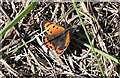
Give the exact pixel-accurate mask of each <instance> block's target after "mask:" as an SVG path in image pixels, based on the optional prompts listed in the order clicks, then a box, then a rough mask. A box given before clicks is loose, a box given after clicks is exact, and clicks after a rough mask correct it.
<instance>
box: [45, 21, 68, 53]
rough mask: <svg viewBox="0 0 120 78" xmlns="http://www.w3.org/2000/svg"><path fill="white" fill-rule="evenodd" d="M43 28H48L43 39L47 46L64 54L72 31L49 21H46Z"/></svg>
mask: <svg viewBox="0 0 120 78" xmlns="http://www.w3.org/2000/svg"><path fill="white" fill-rule="evenodd" d="M43 30H46V33H45V35H46V36H45V38H44V40H43V42H44V44H45V45H46V47H47V48H51V49H52V50H55V51H56V53H57V54H62V53H63V52H64V51H65V50H66V49H67V47H68V45H69V43H70V31H69V30H66V29H65V28H64V27H62V26H60V25H58V24H55V23H52V22H49V21H47V22H45V23H44V25H43Z"/></svg>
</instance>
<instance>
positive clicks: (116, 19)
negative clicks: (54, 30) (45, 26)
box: [0, 2, 120, 78]
mask: <svg viewBox="0 0 120 78" xmlns="http://www.w3.org/2000/svg"><path fill="white" fill-rule="evenodd" d="M28 5H29V2H8V3H7V2H3V3H1V4H0V30H2V29H3V28H4V27H5V26H6V25H7V24H8V23H9V22H10V21H11V20H13V19H14V17H15V16H17V15H18V14H19V13H20V12H21V11H22V10H23V9H24V8H25V7H26V6H28ZM77 5H78V6H79V5H80V6H79V7H78V10H79V12H80V13H81V16H82V18H83V21H84V24H85V27H86V28H87V30H88V33H89V36H90V38H91V40H92V43H93V45H94V46H95V48H97V49H99V50H101V51H103V52H105V53H107V54H110V55H112V56H114V57H116V58H118V59H120V42H119V41H120V37H119V35H120V3H118V2H109V3H108V2H96V3H95V2H91V3H87V2H85V3H82V4H80V3H77ZM72 8H73V4H72V3H43V2H41V3H38V4H37V6H36V7H35V8H34V9H33V10H32V11H31V12H30V13H29V14H28V15H26V17H24V18H23V19H22V20H20V21H19V22H18V23H17V24H16V25H15V26H14V27H13V28H11V29H10V30H9V31H7V32H6V33H5V35H4V36H2V38H1V39H0V43H2V46H0V47H1V48H0V54H1V55H2V58H1V59H0V66H1V71H0V77H11V78H12V77H32V78H37V77H51V76H55V77H58V78H62V77H68V76H69V77H70V76H72V77H75V76H77V77H81V78H82V77H85V78H88V77H93V78H94V77H96V78H97V77H101V76H102V75H101V72H100V70H99V67H98V63H97V62H96V60H95V58H94V54H93V52H92V51H91V49H89V48H87V47H85V46H84V45H83V44H80V43H79V40H80V41H83V42H85V43H87V44H89V43H88V39H87V38H86V35H85V33H84V30H83V28H82V26H81V23H80V21H79V19H78V15H77V14H76V11H75V10H74V11H72V12H71V13H69V14H67V15H66V16H65V17H64V18H63V20H61V21H60V22H59V23H58V24H59V25H62V26H65V25H69V26H78V27H77V29H75V30H74V32H71V41H70V44H69V46H68V48H67V50H66V51H65V52H64V53H63V54H62V55H60V56H58V55H57V54H54V55H52V54H51V53H50V52H52V53H54V51H51V50H48V49H47V48H46V46H45V45H41V44H43V42H42V37H43V35H41V34H40V33H41V32H42V31H41V28H42V23H43V22H44V21H47V20H49V21H52V22H53V21H54V22H57V20H58V19H59V18H61V17H63V16H64V15H65V14H66V13H68V12H69V11H70V10H71V9H72ZM72 37H73V38H72ZM74 38H76V39H77V40H75V39H74ZM29 40H33V41H31V42H30V43H28V44H26V45H25V46H23V47H21V48H19V49H18V50H16V51H13V50H15V49H16V48H18V47H19V46H20V45H22V44H24V43H26V42H27V41H29ZM46 49H47V50H46ZM97 57H98V59H99V61H100V64H101V67H102V69H103V71H104V74H105V76H106V77H111V78H120V65H119V64H117V63H115V62H113V61H112V60H110V59H107V58H106V57H104V56H102V55H100V54H99V53H97Z"/></svg>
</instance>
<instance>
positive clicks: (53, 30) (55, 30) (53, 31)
mask: <svg viewBox="0 0 120 78" xmlns="http://www.w3.org/2000/svg"><path fill="white" fill-rule="evenodd" d="M44 29H47V31H46V32H47V34H48V35H58V34H60V33H62V32H64V31H65V29H64V28H63V27H62V26H59V25H57V24H53V23H50V22H46V23H45V25H44Z"/></svg>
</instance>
